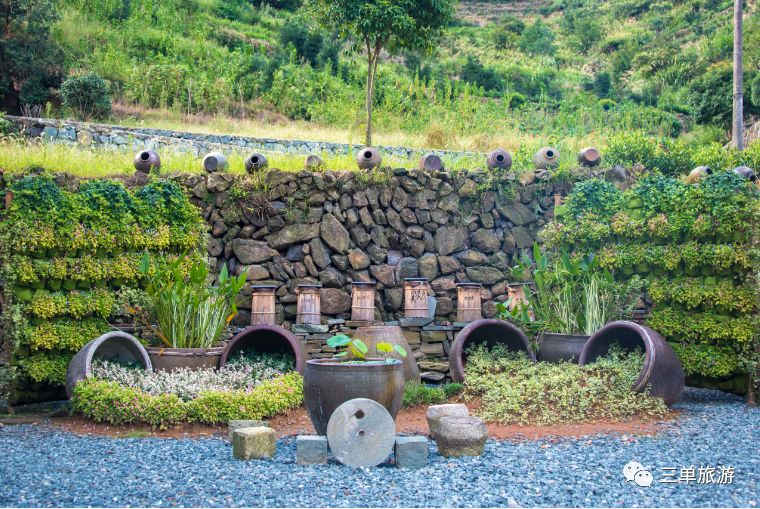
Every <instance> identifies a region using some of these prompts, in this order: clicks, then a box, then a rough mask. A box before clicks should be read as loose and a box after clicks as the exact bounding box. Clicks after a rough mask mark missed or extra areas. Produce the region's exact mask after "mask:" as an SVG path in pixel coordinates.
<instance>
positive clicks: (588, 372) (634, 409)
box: [465, 345, 667, 425]
mask: <svg viewBox="0 0 760 509" xmlns="http://www.w3.org/2000/svg"><path fill="white" fill-rule="evenodd" d="M467 355H468V356H467V367H466V374H465V376H466V378H465V398H466V399H473V398H480V399H481V400H482V406H481V408H480V409H479V410H478V416H479V417H482V418H483V419H485V420H487V421H495V422H500V423H503V424H515V423H517V424H535V425H551V424H564V423H578V422H588V421H594V420H600V419H607V420H613V421H621V420H626V419H630V418H634V417H637V418H640V417H650V418H657V417H663V416H664V415H665V414H666V413H667V407H666V406H665V404H664V403H663V402H662V400H661V399H660V398H655V397H652V396H650V395H649V394H648V393H637V392H633V391H631V386H632V385H633V383H634V381H635V380H636V378H637V377H638V374H639V372H640V370H641V367H642V365H643V353H642V352H634V353H624V352H622V351H620V350H616V349H615V350H611V351H610V353H609V354H608V355H607V356H606V357H604V358H601V359H599V360H597V361H596V362H595V363H593V364H589V365H586V366H578V365H576V364H570V363H559V364H553V363H547V362H535V363H534V362H531V361H529V360H528V359H526V358H525V357H524V356H523V355H522V354H516V353H510V352H507V351H506V350H505V349H504V348H503V347H501V346H496V347H494V348H493V349H491V350H488V349H487V348H485V347H484V346H482V345H480V346H477V347H475V348H472V349H470V351H469V352H468V354H467Z"/></svg>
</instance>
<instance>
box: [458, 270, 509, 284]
mask: <svg viewBox="0 0 760 509" xmlns="http://www.w3.org/2000/svg"><path fill="white" fill-rule="evenodd" d="M466 272H467V277H468V278H470V280H472V281H475V282H476V283H483V284H484V285H492V284H494V283H496V282H497V281H501V280H503V279H504V274H503V273H502V272H501V271H500V270H499V269H496V268H494V267H486V266H481V267H467V271H466Z"/></svg>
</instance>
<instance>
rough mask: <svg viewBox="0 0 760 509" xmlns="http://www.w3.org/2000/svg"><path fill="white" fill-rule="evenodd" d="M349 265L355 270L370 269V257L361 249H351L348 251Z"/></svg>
mask: <svg viewBox="0 0 760 509" xmlns="http://www.w3.org/2000/svg"><path fill="white" fill-rule="evenodd" d="M348 263H350V264H351V267H352V268H353V269H354V270H362V269H366V268H367V267H369V263H370V261H369V256H367V253H365V252H364V251H362V250H361V249H358V248H356V249H351V250H349V251H348Z"/></svg>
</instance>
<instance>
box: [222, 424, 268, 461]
mask: <svg viewBox="0 0 760 509" xmlns="http://www.w3.org/2000/svg"><path fill="white" fill-rule="evenodd" d="M276 441H277V440H276V437H275V434H274V430H273V429H272V428H265V427H263V426H262V427H257V428H240V429H236V430H235V431H234V432H233V433H232V455H233V456H234V457H236V458H237V459H241V460H250V459H261V458H271V457H272V456H274V449H275V443H276Z"/></svg>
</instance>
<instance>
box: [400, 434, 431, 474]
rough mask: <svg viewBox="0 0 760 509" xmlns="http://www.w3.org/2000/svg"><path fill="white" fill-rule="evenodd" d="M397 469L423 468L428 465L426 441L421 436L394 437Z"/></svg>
mask: <svg viewBox="0 0 760 509" xmlns="http://www.w3.org/2000/svg"><path fill="white" fill-rule="evenodd" d="M395 456H396V467H397V468H424V467H426V466H427V464H428V441H427V438H425V437H423V436H412V437H398V436H397V437H396V446H395Z"/></svg>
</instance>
